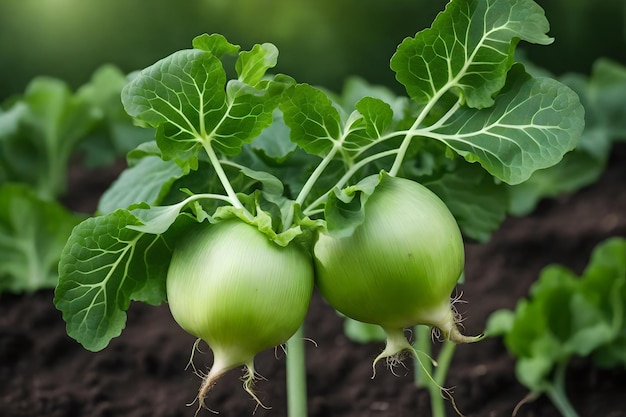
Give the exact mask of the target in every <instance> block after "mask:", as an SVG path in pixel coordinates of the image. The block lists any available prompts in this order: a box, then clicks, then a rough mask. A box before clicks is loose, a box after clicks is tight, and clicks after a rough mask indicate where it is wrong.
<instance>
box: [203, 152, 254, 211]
mask: <svg viewBox="0 0 626 417" xmlns="http://www.w3.org/2000/svg"><path fill="white" fill-rule="evenodd" d="M202 146H203V148H204V150H205V151H206V153H207V155H208V156H209V161H211V165H212V166H213V169H214V170H215V173H216V174H217V177H218V178H219V179H220V182H221V183H222V187H224V190H225V191H226V195H228V198H229V199H230V201H231V202H232V205H233V206H234V207H236V208H240V209H243V210H244V212H245V213H246V215H247V216H248V217H249V218H250V219H252V218H253V216H252V214H250V212H248V210H246V208H245V207H244V206H243V204H241V201H239V198H238V197H237V193H235V190H234V189H233V186H232V185H231V184H230V181H229V180H228V176H227V175H226V172H224V168H222V164H221V163H220V160H219V159H218V158H217V155H216V154H215V151H214V150H213V147H212V146H211V144H210V143H208V142H206V141H203V142H202Z"/></svg>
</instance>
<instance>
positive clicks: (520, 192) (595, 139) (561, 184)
mask: <svg viewBox="0 0 626 417" xmlns="http://www.w3.org/2000/svg"><path fill="white" fill-rule="evenodd" d="M559 81H561V82H562V83H564V84H565V85H567V86H569V87H570V88H572V89H573V90H574V91H575V92H576V93H577V94H578V96H579V98H580V101H581V103H582V105H583V107H584V108H585V129H584V130H583V132H582V134H581V136H580V141H579V143H578V145H577V146H576V148H575V149H574V150H573V151H572V152H570V153H568V154H566V155H565V156H564V157H563V160H562V161H561V162H559V163H558V164H557V165H555V166H553V167H550V168H547V169H541V170H538V171H536V172H534V173H533V174H532V175H531V177H530V178H529V179H528V180H527V181H525V182H523V183H521V184H518V185H516V186H514V187H511V188H510V193H511V209H510V211H511V213H512V214H514V215H518V216H522V215H525V214H528V213H530V212H531V211H532V210H533V209H534V208H535V206H536V205H537V203H538V202H539V201H540V200H541V199H543V198H546V197H556V196H558V195H561V194H563V193H568V192H573V191H576V190H578V189H580V188H582V187H584V186H586V185H589V184H592V183H593V182H595V181H596V180H597V179H598V177H599V176H600V174H602V172H604V169H605V167H606V163H607V160H608V157H609V153H610V151H611V148H612V143H613V141H614V140H619V139H620V138H622V139H623V138H626V123H624V120H625V119H624V118H623V117H622V116H621V114H622V113H623V112H624V109H625V108H626V68H624V67H623V66H620V65H618V64H616V63H613V62H611V61H607V60H604V59H600V60H598V61H597V62H596V63H595V64H594V67H593V71H592V75H591V77H587V76H582V75H579V74H566V75H565V76H563V77H560V79H559Z"/></svg>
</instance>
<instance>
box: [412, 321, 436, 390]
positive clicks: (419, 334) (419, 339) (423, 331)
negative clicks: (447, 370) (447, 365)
mask: <svg viewBox="0 0 626 417" xmlns="http://www.w3.org/2000/svg"><path fill="white" fill-rule="evenodd" d="M414 332H415V343H414V344H413V346H414V347H415V350H416V351H417V352H418V353H421V354H422V355H423V356H428V357H429V358H431V357H432V347H431V343H430V329H429V328H428V327H426V326H415V328H414ZM414 362H415V366H414V369H415V386H417V387H420V388H427V387H428V386H429V385H430V383H431V381H430V377H429V376H428V375H432V373H433V364H432V362H431V361H430V360H429V361H423V362H422V364H421V365H420V364H419V363H418V362H417V356H416V358H415V361H414Z"/></svg>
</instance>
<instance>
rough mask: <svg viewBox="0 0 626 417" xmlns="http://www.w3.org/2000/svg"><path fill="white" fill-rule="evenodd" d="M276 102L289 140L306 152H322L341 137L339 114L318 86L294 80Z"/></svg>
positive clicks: (314, 153)
mask: <svg viewBox="0 0 626 417" xmlns="http://www.w3.org/2000/svg"><path fill="white" fill-rule="evenodd" d="M285 95H286V97H285V99H284V100H282V101H281V103H280V109H281V110H282V112H283V117H284V120H285V123H286V124H287V126H289V128H290V129H291V136H290V137H291V140H292V141H293V142H295V143H296V144H298V146H300V147H301V148H302V149H304V150H305V151H306V152H307V153H310V154H313V155H319V156H325V155H326V154H328V153H329V152H330V150H331V149H332V148H333V146H335V143H337V142H339V141H340V140H341V133H342V132H341V131H342V124H341V116H340V114H339V111H338V110H337V109H336V108H335V107H334V105H333V102H332V101H331V99H330V98H329V97H328V95H326V93H324V92H323V91H322V90H319V89H317V88H314V87H311V86H310V85H308V84H298V85H296V86H293V87H291V88H290V89H289V90H287V91H286V93H285Z"/></svg>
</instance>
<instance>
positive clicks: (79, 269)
mask: <svg viewBox="0 0 626 417" xmlns="http://www.w3.org/2000/svg"><path fill="white" fill-rule="evenodd" d="M141 224H142V222H141V221H140V220H139V219H138V218H137V217H136V216H134V215H133V214H132V213H130V212H128V211H127V210H122V209H120V210H116V211H114V212H112V213H109V214H107V215H104V216H99V217H92V218H90V219H87V220H85V221H84V222H82V223H81V224H79V225H78V226H77V227H76V228H75V229H74V231H73V232H72V235H71V236H70V238H69V239H68V241H67V244H66V246H65V248H64V250H63V253H62V255H61V262H60V264H59V283H58V285H57V288H56V291H55V296H54V303H55V305H56V307H57V308H58V309H59V310H61V311H62V312H63V318H64V320H65V322H66V323H67V333H68V334H69V335H70V336H71V337H73V338H74V339H76V340H77V341H78V342H80V343H81V344H82V345H83V346H84V347H85V348H86V349H89V350H92V351H98V350H101V349H103V348H104V347H106V346H107V345H108V343H109V341H110V340H111V339H112V338H113V337H116V336H118V335H119V334H120V333H121V331H122V329H123V328H124V327H125V323H126V310H127V309H128V306H129V304H130V301H131V299H139V300H140V301H144V302H148V303H151V304H158V303H161V302H163V301H165V277H166V274H167V267H168V264H169V259H170V256H171V250H170V248H169V247H168V245H167V244H166V243H165V239H164V237H163V236H162V235H153V234H146V233H142V232H139V231H136V230H132V229H130V228H129V227H128V226H133V225H137V226H138V225H141Z"/></svg>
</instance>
